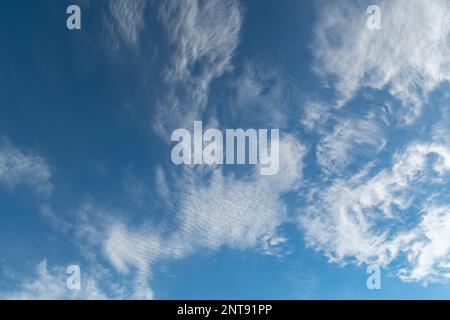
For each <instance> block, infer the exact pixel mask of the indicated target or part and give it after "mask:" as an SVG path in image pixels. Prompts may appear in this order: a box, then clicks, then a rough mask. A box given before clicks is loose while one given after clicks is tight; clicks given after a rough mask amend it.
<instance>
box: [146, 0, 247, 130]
mask: <svg viewBox="0 0 450 320" xmlns="http://www.w3.org/2000/svg"><path fill="white" fill-rule="evenodd" d="M242 10H243V9H242V7H241V4H240V2H239V1H237V0H225V1H221V0H212V1H198V0H187V1H166V2H164V3H163V4H162V5H161V7H160V11H159V19H160V21H161V23H162V24H163V25H164V26H165V29H166V30H167V34H168V39H169V42H170V44H171V45H172V47H173V54H172V55H171V58H170V65H169V66H168V67H167V69H166V71H165V73H164V78H165V81H166V83H167V85H168V91H167V94H166V95H165V96H164V97H162V98H161V100H160V101H159V106H158V113H157V117H156V121H155V124H154V128H155V130H156V131H157V132H158V133H159V134H162V135H166V134H167V131H170V130H173V129H174V128H178V127H183V126H184V127H185V126H186V125H187V124H192V122H193V120H196V119H197V120H198V116H199V114H200V113H201V112H202V111H204V110H205V108H206V105H207V101H208V95H209V89H210V85H211V82H212V81H213V80H214V79H217V78H218V77H220V76H221V75H222V74H224V73H225V72H226V71H228V70H230V69H231V67H232V65H231V61H232V58H233V55H234V52H235V50H236V48H237V46H238V44H239V33H240V30H241V26H242V21H243V12H242Z"/></svg>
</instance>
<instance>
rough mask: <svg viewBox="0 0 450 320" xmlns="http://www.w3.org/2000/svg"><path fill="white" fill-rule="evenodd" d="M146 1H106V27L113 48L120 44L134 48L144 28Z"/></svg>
mask: <svg viewBox="0 0 450 320" xmlns="http://www.w3.org/2000/svg"><path fill="white" fill-rule="evenodd" d="M146 7H147V0H111V1H108V9H109V11H108V13H107V16H106V20H105V23H106V26H107V28H108V29H109V31H110V35H111V37H112V39H113V45H114V47H116V48H117V47H120V42H125V43H126V44H128V45H131V46H135V45H137V44H138V42H139V36H140V33H141V32H142V30H143V29H144V26H145V9H146Z"/></svg>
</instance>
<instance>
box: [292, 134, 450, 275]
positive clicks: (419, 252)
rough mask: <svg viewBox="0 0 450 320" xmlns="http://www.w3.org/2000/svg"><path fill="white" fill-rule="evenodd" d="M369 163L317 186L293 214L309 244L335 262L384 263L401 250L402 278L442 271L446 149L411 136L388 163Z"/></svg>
mask: <svg viewBox="0 0 450 320" xmlns="http://www.w3.org/2000/svg"><path fill="white" fill-rule="evenodd" d="M370 171H371V168H370V167H367V168H365V169H364V170H363V171H361V172H359V173H357V174H355V175H353V176H352V177H351V178H346V179H337V180H335V181H333V182H332V183H331V185H330V186H328V187H327V188H325V189H324V188H318V189H317V190H315V192H314V196H312V197H311V199H310V205H309V207H308V208H307V210H306V213H305V214H303V215H302V216H301V217H300V218H299V221H300V226H301V229H302V230H303V232H304V234H305V239H306V242H307V244H308V245H309V246H310V247H312V248H315V249H317V250H319V251H322V252H324V253H325V254H326V256H327V257H328V258H329V259H330V261H332V262H335V263H339V264H345V263H348V262H351V261H353V262H355V263H357V264H361V263H367V264H370V263H379V264H381V265H383V266H388V265H389V264H390V263H391V262H392V261H394V260H395V259H397V258H400V257H404V258H405V259H407V261H408V263H406V264H405V265H404V267H403V268H402V269H400V270H396V271H397V273H398V274H399V276H400V277H401V278H402V279H404V280H415V281H422V282H431V281H437V280H438V279H442V278H443V277H447V276H448V272H449V271H450V270H449V269H448V266H449V264H448V259H449V254H450V251H449V246H448V236H447V234H446V233H445V232H446V231H447V229H446V228H447V226H448V223H449V220H448V218H449V215H448V210H447V209H448V208H447V206H446V205H444V204H446V203H447V202H448V200H449V199H448V197H447V196H446V194H447V192H446V188H447V186H446V181H447V179H448V177H449V172H450V149H448V147H447V146H446V145H443V144H439V143H434V142H432V143H411V144H410V145H409V146H408V147H407V148H406V149H405V150H404V151H403V152H401V153H398V154H397V155H396V156H395V157H394V159H393V163H392V166H391V168H390V169H383V170H380V171H378V172H375V174H370ZM424 190H426V191H424Z"/></svg>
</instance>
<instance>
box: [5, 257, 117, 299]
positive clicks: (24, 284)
mask: <svg viewBox="0 0 450 320" xmlns="http://www.w3.org/2000/svg"><path fill="white" fill-rule="evenodd" d="M69 276H70V274H67V273H66V268H64V267H60V266H56V267H53V268H50V269H49V267H48V265H47V260H43V261H42V262H40V263H39V264H38V265H37V267H36V277H34V278H28V279H24V280H22V281H20V285H19V286H18V288H16V289H15V290H14V291H12V292H5V293H3V294H2V296H1V299H6V300H105V299H114V298H115V297H114V296H108V295H106V294H105V293H104V292H103V291H102V290H101V289H100V286H99V284H98V280H97V279H96V278H95V277H91V276H89V275H87V274H84V273H83V272H82V273H81V289H80V290H69V289H68V288H67V278H68V277H69ZM16 281H17V279H16Z"/></svg>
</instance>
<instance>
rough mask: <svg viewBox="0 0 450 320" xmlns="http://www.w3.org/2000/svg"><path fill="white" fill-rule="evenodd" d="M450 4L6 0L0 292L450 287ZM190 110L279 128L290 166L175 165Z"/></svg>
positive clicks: (442, 291)
mask: <svg viewBox="0 0 450 320" xmlns="http://www.w3.org/2000/svg"><path fill="white" fill-rule="evenodd" d="M71 4H77V5H78V6H79V7H80V9H81V12H82V20H81V21H82V28H81V30H73V31H70V30H68V29H67V28H66V19H67V14H66V8H67V7H68V6H69V5H71ZM373 4H376V5H378V6H379V8H380V9H381V16H380V17H381V20H380V21H381V29H376V30H371V29H369V28H368V27H367V24H366V20H367V18H368V14H367V12H366V9H367V7H368V6H369V5H373ZM449 11H450V6H449V3H448V1H446V0H433V1H424V0H414V1H411V0H409V1H406V0H396V1H372V2H368V1H351V2H350V1H287V0H286V1H282V2H280V1H257V0H249V1H239V0H208V1H206V0H203V1H200V0H189V1H188V0H186V1H149V0H110V1H106V0H105V1H104V0H96V1H90V0H83V1H82V0H78V1H65V0H64V1H57V2H55V1H45V0H27V1H3V2H2V3H1V4H0V35H1V39H2V41H1V42H0V61H1V64H2V72H1V73H0V83H1V85H0V105H1V108H0V298H3V299H152V298H153V299H194V298H196V299H225V298H230V299H231V298H232V299H417V298H424V299H430V298H434V299H445V298H449V297H450V287H449V285H448V283H449V281H450V236H449V235H450V205H449V200H450V199H449V197H450V196H449V195H450V193H449V192H448V191H449V190H448V189H449V187H450V185H449V181H450V180H449V173H450V147H449V146H450V144H449V142H450V126H449V123H450V122H449V107H448V106H449V102H450V95H449V92H450V87H449V81H450V20H449V16H450V12H449ZM196 120H201V121H203V123H204V125H205V126H208V127H212V128H219V129H221V130H225V129H227V128H245V129H248V128H255V129H260V128H275V129H279V130H280V135H281V137H280V171H279V172H278V174H277V175H274V176H261V175H259V174H258V170H257V168H256V167H255V166H251V165H248V166H228V165H223V166H207V165H199V166H187V165H186V166H176V165H174V164H173V163H172V161H171V157H170V155H171V150H172V147H173V145H174V144H173V143H172V142H171V141H170V134H171V132H172V131H173V130H175V129H177V128H188V129H192V126H193V122H194V121H196ZM373 264H377V265H379V266H380V267H381V289H380V290H369V289H368V288H367V286H366V280H367V278H368V276H369V275H368V274H367V272H366V269H367V266H368V265H373ZM70 265H78V266H79V267H80V270H81V283H82V286H81V290H69V289H68V288H67V287H66V279H67V277H68V275H67V274H66V268H67V267H68V266H70Z"/></svg>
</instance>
